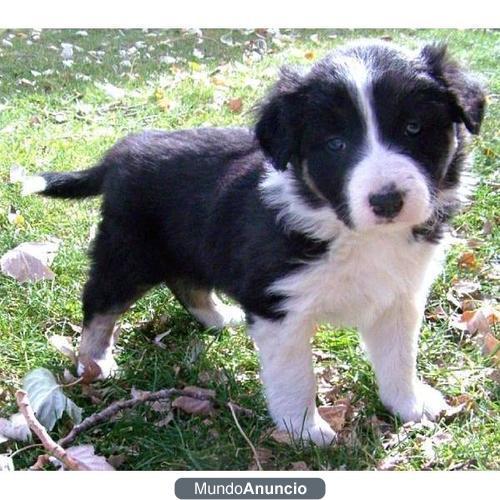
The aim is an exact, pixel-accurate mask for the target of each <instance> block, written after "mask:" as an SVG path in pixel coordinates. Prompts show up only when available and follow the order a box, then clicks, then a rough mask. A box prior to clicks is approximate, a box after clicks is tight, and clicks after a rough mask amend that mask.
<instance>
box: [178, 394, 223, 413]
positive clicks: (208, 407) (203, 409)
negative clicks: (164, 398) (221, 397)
mask: <svg viewBox="0 0 500 500" xmlns="http://www.w3.org/2000/svg"><path fill="white" fill-rule="evenodd" d="M172 408H178V409H179V410H182V411H184V412H185V413H189V414H191V415H213V414H214V412H215V409H214V405H213V402H212V401H210V400H208V399H196V398H191V397H189V396H179V397H178V398H176V399H175V400H174V401H173V402H172Z"/></svg>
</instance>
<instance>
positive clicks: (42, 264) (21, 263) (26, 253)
mask: <svg viewBox="0 0 500 500" xmlns="http://www.w3.org/2000/svg"><path fill="white" fill-rule="evenodd" d="M58 249H59V242H58V241H55V240H54V241H51V242H46V243H37V242H28V243H21V244H20V245H18V246H17V247H16V248H14V249H12V250H9V251H8V252H7V253H6V254H5V255H4V256H3V257H2V258H1V259H0V269H1V270H2V272H3V273H4V274H5V275H7V276H10V277H11V278H14V279H16V280H17V281H19V282H20V283H25V282H27V281H39V280H43V279H54V277H55V275H54V273H53V272H52V270H51V269H50V268H49V266H50V264H51V263H52V261H53V260H54V257H55V256H56V254H57V251H58Z"/></svg>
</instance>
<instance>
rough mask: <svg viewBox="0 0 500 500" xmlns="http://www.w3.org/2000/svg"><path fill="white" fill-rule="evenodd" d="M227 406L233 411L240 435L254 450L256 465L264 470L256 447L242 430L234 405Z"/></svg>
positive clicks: (228, 404)
mask: <svg viewBox="0 0 500 500" xmlns="http://www.w3.org/2000/svg"><path fill="white" fill-rule="evenodd" d="M227 406H228V408H229V409H230V410H231V414H232V415H233V419H234V423H235V424H236V427H237V428H238V430H239V431H240V434H241V435H242V436H243V438H244V439H245V441H246V442H247V443H248V446H250V448H251V450H252V453H253V458H254V459H255V463H256V465H257V468H258V469H259V470H263V469H262V465H261V463H260V460H259V454H258V453H257V450H256V449H255V446H254V445H253V444H252V441H250V439H249V438H248V436H247V435H246V434H245V432H244V431H243V429H242V428H241V425H240V423H239V422H238V418H237V417H236V413H235V411H234V408H233V403H231V402H229V403H227Z"/></svg>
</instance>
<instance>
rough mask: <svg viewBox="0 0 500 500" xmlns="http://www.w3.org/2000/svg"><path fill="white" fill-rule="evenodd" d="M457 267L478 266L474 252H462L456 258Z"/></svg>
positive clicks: (472, 267)
mask: <svg viewBox="0 0 500 500" xmlns="http://www.w3.org/2000/svg"><path fill="white" fill-rule="evenodd" d="M458 267H460V268H462V269H469V270H473V269H476V268H477V267H478V262H477V259H476V256H475V254H474V252H464V253H463V254H462V255H460V257H459V258H458Z"/></svg>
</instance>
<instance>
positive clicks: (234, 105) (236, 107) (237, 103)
mask: <svg viewBox="0 0 500 500" xmlns="http://www.w3.org/2000/svg"><path fill="white" fill-rule="evenodd" d="M227 107H228V108H229V110H230V111H231V113H241V111H242V109H243V100H242V99H241V98H240V97H237V98H236V99H230V100H229V101H227Z"/></svg>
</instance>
